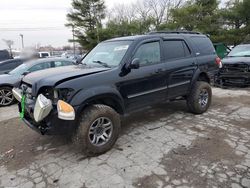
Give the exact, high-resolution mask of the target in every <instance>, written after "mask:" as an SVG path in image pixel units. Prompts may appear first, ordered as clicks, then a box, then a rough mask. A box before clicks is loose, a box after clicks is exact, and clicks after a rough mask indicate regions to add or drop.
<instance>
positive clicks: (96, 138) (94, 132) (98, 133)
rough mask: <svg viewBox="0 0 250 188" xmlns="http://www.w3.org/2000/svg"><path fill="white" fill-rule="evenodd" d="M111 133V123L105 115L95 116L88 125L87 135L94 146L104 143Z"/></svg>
mask: <svg viewBox="0 0 250 188" xmlns="http://www.w3.org/2000/svg"><path fill="white" fill-rule="evenodd" d="M112 133H113V123H112V122H111V120H110V119H109V118H107V117H99V118H97V119H96V120H95V121H94V122H93V123H92V124H91V126H90V128H89V133H88V137H89V140H90V142H91V143H92V144H93V145H95V146H102V145H104V144H106V143H107V142H108V141H109V140H110V138H111V136H112Z"/></svg>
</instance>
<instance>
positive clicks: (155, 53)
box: [133, 42, 161, 66]
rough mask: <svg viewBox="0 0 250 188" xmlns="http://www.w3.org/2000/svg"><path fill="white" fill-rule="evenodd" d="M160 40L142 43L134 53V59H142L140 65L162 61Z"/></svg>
mask: <svg viewBox="0 0 250 188" xmlns="http://www.w3.org/2000/svg"><path fill="white" fill-rule="evenodd" d="M160 51H161V50H160V43H159V42H149V43H145V44H142V45H141V46H140V47H139V48H138V50H137V51H136V53H135V55H134V57H133V58H134V59H135V58H138V59H140V65H142V66H143V65H151V64H156V63H159V62H161V52H160Z"/></svg>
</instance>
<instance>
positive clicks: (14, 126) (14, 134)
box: [0, 118, 69, 170]
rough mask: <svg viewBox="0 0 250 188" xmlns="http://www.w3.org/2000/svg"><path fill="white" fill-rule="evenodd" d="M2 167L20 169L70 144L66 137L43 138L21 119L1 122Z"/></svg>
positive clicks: (0, 150)
mask: <svg viewBox="0 0 250 188" xmlns="http://www.w3.org/2000/svg"><path fill="white" fill-rule="evenodd" d="M0 127H1V131H0V143H1V147H0V166H2V165H5V166H6V167H7V169H8V170H17V169H20V168H22V167H24V166H26V165H28V164H29V163H32V162H33V161H34V160H35V157H36V156H37V155H39V154H40V153H42V152H44V151H45V150H48V152H58V150H56V149H53V148H56V147H59V146H62V145H65V144H69V139H65V137H49V136H42V135H39V134H38V133H36V132H34V131H33V130H31V129H30V128H29V127H27V126H26V125H25V124H24V123H23V122H22V121H21V120H20V119H19V118H14V119H10V120H8V121H2V122H0Z"/></svg>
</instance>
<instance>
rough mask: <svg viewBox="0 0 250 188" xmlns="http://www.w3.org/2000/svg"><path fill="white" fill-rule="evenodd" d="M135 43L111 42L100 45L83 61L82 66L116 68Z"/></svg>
mask: <svg viewBox="0 0 250 188" xmlns="http://www.w3.org/2000/svg"><path fill="white" fill-rule="evenodd" d="M132 42H133V41H111V42H103V43H100V44H98V45H97V46H96V47H95V48H94V49H93V50H91V52H90V53H89V54H88V55H86V57H85V58H84V59H83V60H82V64H86V65H92V66H96V65H98V66H105V67H116V66H118V65H119V64H120V63H121V61H122V59H123V57H124V55H125V54H126V52H127V50H128V48H129V46H130V44H131V43H132Z"/></svg>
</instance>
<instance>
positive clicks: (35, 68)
mask: <svg viewBox="0 0 250 188" xmlns="http://www.w3.org/2000/svg"><path fill="white" fill-rule="evenodd" d="M48 68H50V62H46V63H40V64H37V65H34V66H33V67H31V68H30V69H29V71H30V72H35V71H39V70H43V69H48Z"/></svg>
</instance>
